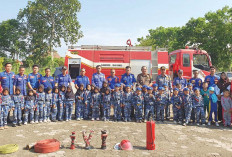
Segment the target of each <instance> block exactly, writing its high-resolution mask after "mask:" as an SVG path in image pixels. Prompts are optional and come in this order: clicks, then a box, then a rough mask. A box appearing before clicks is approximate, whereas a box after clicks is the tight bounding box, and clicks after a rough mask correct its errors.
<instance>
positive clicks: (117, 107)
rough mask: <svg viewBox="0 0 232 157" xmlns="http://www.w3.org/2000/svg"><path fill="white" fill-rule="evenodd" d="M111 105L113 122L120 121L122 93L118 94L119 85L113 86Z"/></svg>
mask: <svg viewBox="0 0 232 157" xmlns="http://www.w3.org/2000/svg"><path fill="white" fill-rule="evenodd" d="M111 101H112V105H113V108H114V121H120V120H121V111H122V110H121V107H122V93H121V92H120V84H118V83H117V84H115V87H114V92H113V93H112V100H111Z"/></svg>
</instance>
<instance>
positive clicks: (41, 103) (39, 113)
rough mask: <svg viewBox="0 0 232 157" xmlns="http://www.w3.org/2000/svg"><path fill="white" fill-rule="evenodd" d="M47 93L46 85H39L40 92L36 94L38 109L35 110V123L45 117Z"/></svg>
mask: <svg viewBox="0 0 232 157" xmlns="http://www.w3.org/2000/svg"><path fill="white" fill-rule="evenodd" d="M45 109H46V108H45V93H44V86H43V85H42V84H40V85H39V88H38V93H37V94H36V111H35V123H38V121H39V122H40V123H42V122H43V121H44V120H45V119H44V116H43V115H44V113H45V112H46V111H45Z"/></svg>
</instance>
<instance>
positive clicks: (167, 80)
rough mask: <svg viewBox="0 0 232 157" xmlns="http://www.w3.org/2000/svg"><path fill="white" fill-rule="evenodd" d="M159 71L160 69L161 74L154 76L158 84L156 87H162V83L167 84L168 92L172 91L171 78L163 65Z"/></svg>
mask: <svg viewBox="0 0 232 157" xmlns="http://www.w3.org/2000/svg"><path fill="white" fill-rule="evenodd" d="M160 71H161V74H160V75H158V76H157V77H156V84H158V88H159V87H163V84H167V85H168V88H169V90H170V92H171V93H172V92H173V91H172V83H171V78H170V76H169V75H167V74H166V68H165V66H162V67H161V68H160ZM171 96H172V94H171Z"/></svg>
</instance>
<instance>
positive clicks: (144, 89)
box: [142, 85, 148, 95]
mask: <svg viewBox="0 0 232 157" xmlns="http://www.w3.org/2000/svg"><path fill="white" fill-rule="evenodd" d="M147 87H148V86H147V85H143V87H142V95H145V94H146V93H147Z"/></svg>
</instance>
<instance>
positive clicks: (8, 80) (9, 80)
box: [0, 63, 15, 95]
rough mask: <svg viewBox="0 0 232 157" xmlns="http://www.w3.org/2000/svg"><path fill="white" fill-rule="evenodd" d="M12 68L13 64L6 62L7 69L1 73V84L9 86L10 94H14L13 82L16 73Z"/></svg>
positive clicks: (5, 86) (3, 86)
mask: <svg viewBox="0 0 232 157" xmlns="http://www.w3.org/2000/svg"><path fill="white" fill-rule="evenodd" d="M11 69H12V64H11V63H6V64H5V71H3V72H1V73H0V84H1V86H2V88H8V89H9V94H10V95H13V94H14V90H13V82H14V77H15V74H14V72H12V71H11Z"/></svg>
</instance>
